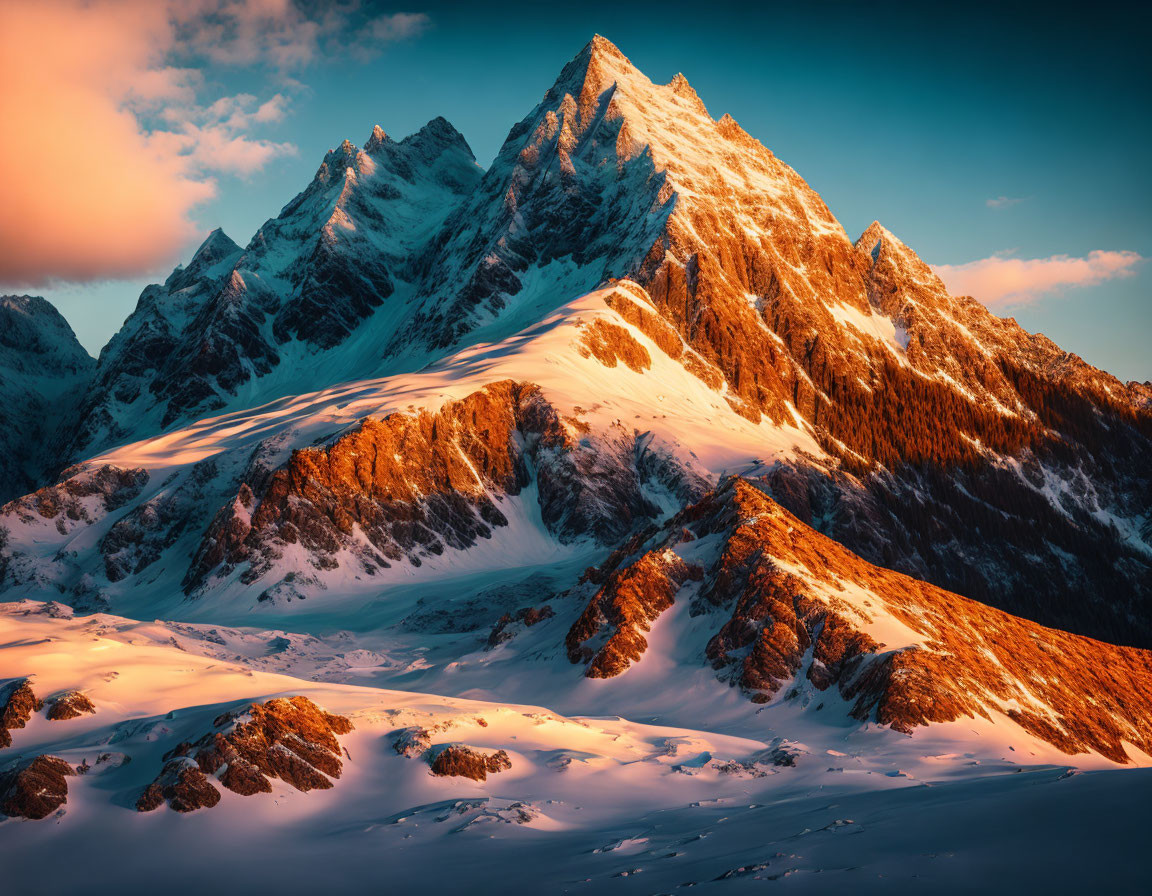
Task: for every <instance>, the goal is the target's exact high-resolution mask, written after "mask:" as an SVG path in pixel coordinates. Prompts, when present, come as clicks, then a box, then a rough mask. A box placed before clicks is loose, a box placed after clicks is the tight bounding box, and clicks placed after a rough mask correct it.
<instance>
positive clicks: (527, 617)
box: [487, 604, 556, 650]
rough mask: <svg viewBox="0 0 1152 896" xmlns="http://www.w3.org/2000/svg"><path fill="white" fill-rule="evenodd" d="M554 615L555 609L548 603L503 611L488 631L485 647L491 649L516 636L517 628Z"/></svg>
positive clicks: (525, 626) (534, 623) (536, 622)
mask: <svg viewBox="0 0 1152 896" xmlns="http://www.w3.org/2000/svg"><path fill="white" fill-rule="evenodd" d="M555 615H556V611H555V610H553V609H552V607H550V606H549V605H548V604H544V605H543V606H539V607H521V608H520V609H519V610H517V611H516V612H515V613H505V614H504V615H503V616H501V617H500V618H499V619H498V620H496V625H494V626H493V627H492V631H491V632H489V633H488V644H487V648H488V649H489V650H491V649H492V648H493V647H497V646H499V645H501V644H504V643H505V642H507V641H511V640H512V639H513V638H514V637H516V630H517V629H523V628H532V627H533V626H535V625H539V624H540V623H541V622H545V621H546V620H548V619H551V618H552V617H553V616H555Z"/></svg>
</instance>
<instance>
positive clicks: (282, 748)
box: [137, 697, 352, 812]
mask: <svg viewBox="0 0 1152 896" xmlns="http://www.w3.org/2000/svg"><path fill="white" fill-rule="evenodd" d="M214 727H216V728H217V729H219V730H217V731H213V732H210V733H209V734H206V735H204V737H202V738H201V739H200V740H198V741H196V743H194V744H188V743H184V744H181V745H180V746H178V747H177V748H176V749H175V750H173V751H172V754H171V755H174V756H175V757H176V758H173V759H171V760H169V761H168V764H167V765H165V767H164V769H163V770H162V771H161V773H160V775H158V776H157V778H156V780H155V781H153V782H152V784H151V785H149V787H148V789H147V790H146V791H145V792H144V794H143V795H142V796H141V797H140V800H139V802H138V803H137V808H138V809H139V810H140V811H142V812H147V811H150V810H151V809H155V808H158V807H159V806H160V805H162V804H163V802H164V801H165V800H167V801H168V804H169V805H170V806H171V807H172V808H173V809H176V810H177V811H178V812H189V811H192V810H193V809H199V808H202V807H205V806H214V805H215V804H216V803H217V802H219V799H220V795H219V793H218V792H217V791H216V789H215V787H214V786H213V785H212V783H211V781H209V780H208V778H206V777H205V775H215V776H217V777H218V778H219V780H220V783H221V784H223V785H224V786H225V787H227V788H228V789H229V790H231V791H233V792H234V793H239V794H241V795H242V796H252V795H253V794H256V793H270V792H271V791H272V782H271V780H270V779H271V778H280V779H281V780H283V781H286V782H287V783H289V784H291V785H292V786H293V787H295V788H296V789H297V790H301V791H309V790H315V789H320V790H327V789H329V788H331V787H332V781H331V780H330V779H331V778H339V777H340V773H341V771H342V769H343V763H342V762H341V760H340V743H339V741H337V739H336V736H337V735H340V734H347V733H348V732H349V731H351V730H352V723H351V722H350V721H348V719H346V718H344V717H343V716H338V715H333V714H332V713H328V712H325V711H324V710H322V709H321V708H320V707H318V706H317V705H316V704H315V703H313V702H312V701H311V700H309V699H308V698H307V697H291V698H284V697H278V698H276V699H274V700H269V701H267V702H266V703H253V704H252V705H251V706H249V707H248V708H247V709H245V710H241V711H238V712H231V713H225V714H224V715H222V716H220V717H219V718H217V719H216V721H215V723H214ZM209 790H210V791H211V792H212V793H211V795H210V794H209V793H208V791H209Z"/></svg>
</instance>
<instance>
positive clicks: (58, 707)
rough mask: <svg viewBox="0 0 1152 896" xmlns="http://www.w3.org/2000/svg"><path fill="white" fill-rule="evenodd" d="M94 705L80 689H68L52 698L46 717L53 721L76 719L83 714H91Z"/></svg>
mask: <svg viewBox="0 0 1152 896" xmlns="http://www.w3.org/2000/svg"><path fill="white" fill-rule="evenodd" d="M95 712H96V707H95V706H94V705H93V703H92V701H91V700H89V699H88V698H87V697H86V696H84V694H82V693H80V691H68V693H66V694H61V695H60V696H59V697H56V698H55V699H54V700H52V703H51V705H50V706H49V707H48V718H49V719H50V720H51V721H53V722H62V721H65V720H67V719H78V718H80V716H83V715H92V714H93V713H95Z"/></svg>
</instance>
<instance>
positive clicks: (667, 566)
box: [566, 549, 704, 678]
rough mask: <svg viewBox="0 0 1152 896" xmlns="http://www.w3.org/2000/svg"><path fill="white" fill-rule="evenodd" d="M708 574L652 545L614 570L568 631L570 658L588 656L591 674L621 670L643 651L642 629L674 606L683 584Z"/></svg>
mask: <svg viewBox="0 0 1152 896" xmlns="http://www.w3.org/2000/svg"><path fill="white" fill-rule="evenodd" d="M703 575H704V571H703V570H702V569H700V567H698V566H693V565H690V564H687V563H685V562H684V561H683V560H681V559H680V558H679V557H678V556H676V554H674V553H673V552H672V551H671V550H667V549H665V550H660V551H649V552H647V553H645V554H644V555H642V556H641V557H640V558H639V559H638V560H636V561H635V562H634V563H631V564H629V565H628V566H626V567H624V568H622V569H619V570H616V571H614V572H613V573H612V574H611V575H609V576H608V580H607V581H606V582H605V583H604V585H603V586H602V587H601V588H600V589H599V590H598V591H597V592H596V594H595V595H594V596H593V597H592V599H591V600H590V601H589V602H588V606H587V607H586V608H585V609H584V612H583V613H582V614H581V616H580V618H579V619H578V620H576V623H575V624H574V625H573V626H572V628H571V629H570V630H569V631H568V636H567V639H566V645H567V648H568V657H569V659H571V660H572V662H574V663H577V662H586V663H587V669H586V670H585V673H584V674H585V675H587V676H588V677H589V678H612V677H614V676H616V675H619V674H620V673H621V672H623V671H624V670H626V669H627V668H628V667H629V666H630V665H631V664H632V663H634V662H636V661H638V660H639V659H640V657H641V656H642V655H643V654H644V651H645V650H646V649H647V647H648V642H647V640H645V638H644V634H643V633H644V632H647V631H649V630H650V629H651V627H652V623H653V622H654V621H655V620H656V619H657V617H658V616H659V615H660V614H661V613H663V612H664V611H665V610H667V609H668V608H669V607H671V606H672V603H673V601H674V600H675V597H676V592H677V591H679V590H680V587H681V586H682V585H683V584H684V583H685V582H687V581H688V580H690V579H696V580H699V579H700V578H702V577H703Z"/></svg>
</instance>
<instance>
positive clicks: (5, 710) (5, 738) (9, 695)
mask: <svg viewBox="0 0 1152 896" xmlns="http://www.w3.org/2000/svg"><path fill="white" fill-rule="evenodd" d="M43 708H44V703H43V701H41V700H39V699H37V697H36V695H35V694H34V693H32V686H31V685H30V684H29V683H28V679H26V678H20V679H17V680H15V681H10V682H8V684H6V685H4V687H3V689H0V748H2V747H9V746H11V745H12V735H11V734H9V733H8V732H9V731H10V730H11V729H14V728H23V727H24V726H25V725H26V724H28V720H29V719H30V718H32V713H34V712H39V711H40V710H41V709H43Z"/></svg>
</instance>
